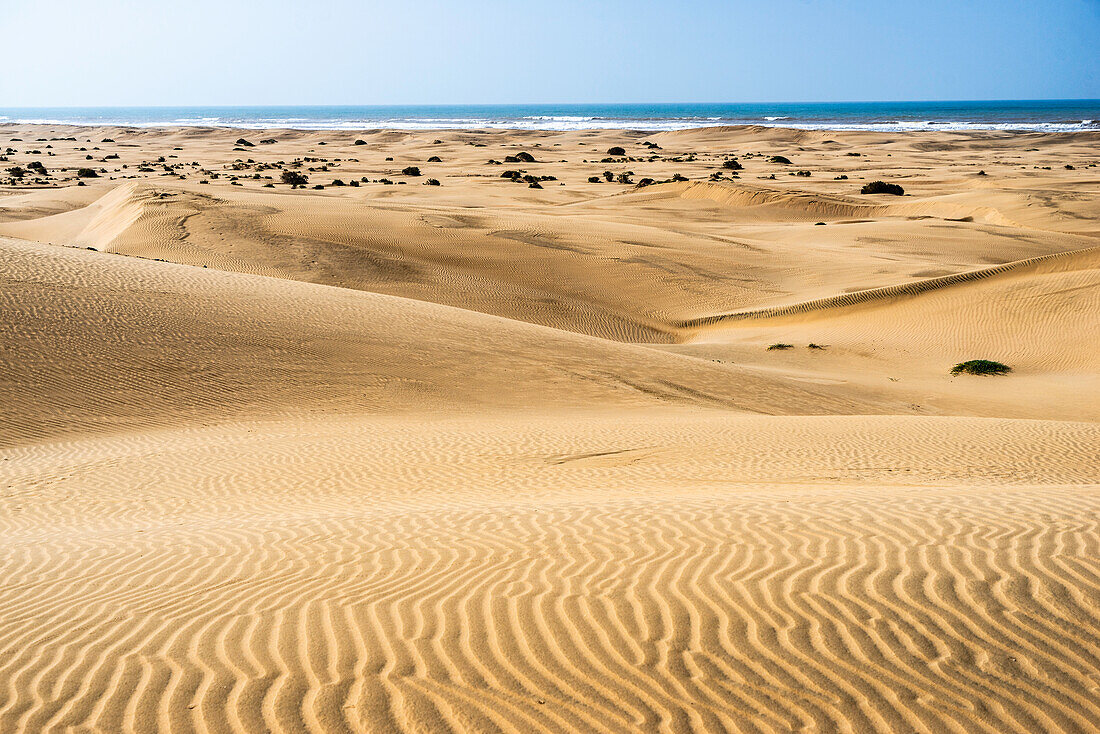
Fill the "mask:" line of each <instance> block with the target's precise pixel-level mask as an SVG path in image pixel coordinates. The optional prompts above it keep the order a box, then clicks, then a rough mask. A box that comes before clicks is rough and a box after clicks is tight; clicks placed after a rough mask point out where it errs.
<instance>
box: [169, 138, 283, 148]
mask: <svg viewBox="0 0 1100 734" xmlns="http://www.w3.org/2000/svg"><path fill="white" fill-rule="evenodd" d="M277 142H279V141H278V140H276V139H275V138H264V139H263V140H261V141H260V145H271V144H272V143H277ZM177 150H181V149H180V148H177Z"/></svg>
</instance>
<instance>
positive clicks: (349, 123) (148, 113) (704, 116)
mask: <svg viewBox="0 0 1100 734" xmlns="http://www.w3.org/2000/svg"><path fill="white" fill-rule="evenodd" d="M16 122H22V123H30V122H33V123H45V124H78V125H118V126H133V127H149V126H192V127H241V128H299V129H315V130H370V129H378V128H388V129H401V130H418V129H448V128H450V129H477V128H512V129H526V130H584V129H597V130H598V129H605V130H606V129H635V130H653V131H660V130H683V129H687V128H696V127H709V126H716V125H764V126H771V127H792V128H800V129H809V130H881V131H908V130H1012V131H1046V132H1071V131H1078V130H1100V100H1033V101H1026V100H1025V101H1020V100H1017V101H973V102H965V101H961V102H806V103H802V102H784V103H752V104H747V103H731V104H727V103H691V104H670V103H662V104H524V105H384V106H357V105H349V106H343V105H341V106H308V107H306V106H285V107H283V106H277V107H276V106H273V107H37V108H30V107H27V108H2V107H0V124H3V123H16Z"/></svg>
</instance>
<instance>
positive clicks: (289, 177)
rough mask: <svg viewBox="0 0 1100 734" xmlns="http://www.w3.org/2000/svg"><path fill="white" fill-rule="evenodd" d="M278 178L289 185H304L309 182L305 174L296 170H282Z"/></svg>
mask: <svg viewBox="0 0 1100 734" xmlns="http://www.w3.org/2000/svg"><path fill="white" fill-rule="evenodd" d="M280 178H281V179H282V181H283V183H285V184H290V185H291V187H295V186H305V185H306V184H307V183H309V179H308V178H307V177H306V175H305V174H302V173H298V172H297V171H283V174H282V176H280Z"/></svg>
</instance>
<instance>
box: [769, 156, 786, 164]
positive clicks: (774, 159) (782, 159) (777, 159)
mask: <svg viewBox="0 0 1100 734" xmlns="http://www.w3.org/2000/svg"><path fill="white" fill-rule="evenodd" d="M790 162H791V159H790V158H787V157H786V156H782V155H773V156H772V157H771V158H769V159H768V163H788V164H789V163H790Z"/></svg>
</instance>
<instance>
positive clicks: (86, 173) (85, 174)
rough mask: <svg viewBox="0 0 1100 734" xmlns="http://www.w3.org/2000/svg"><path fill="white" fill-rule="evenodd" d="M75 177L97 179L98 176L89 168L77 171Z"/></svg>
mask: <svg viewBox="0 0 1100 734" xmlns="http://www.w3.org/2000/svg"><path fill="white" fill-rule="evenodd" d="M76 175H77V177H78V178H99V174H98V173H96V172H95V171H94V170H92V169H91V168H81V169H79V170H77V172H76Z"/></svg>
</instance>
